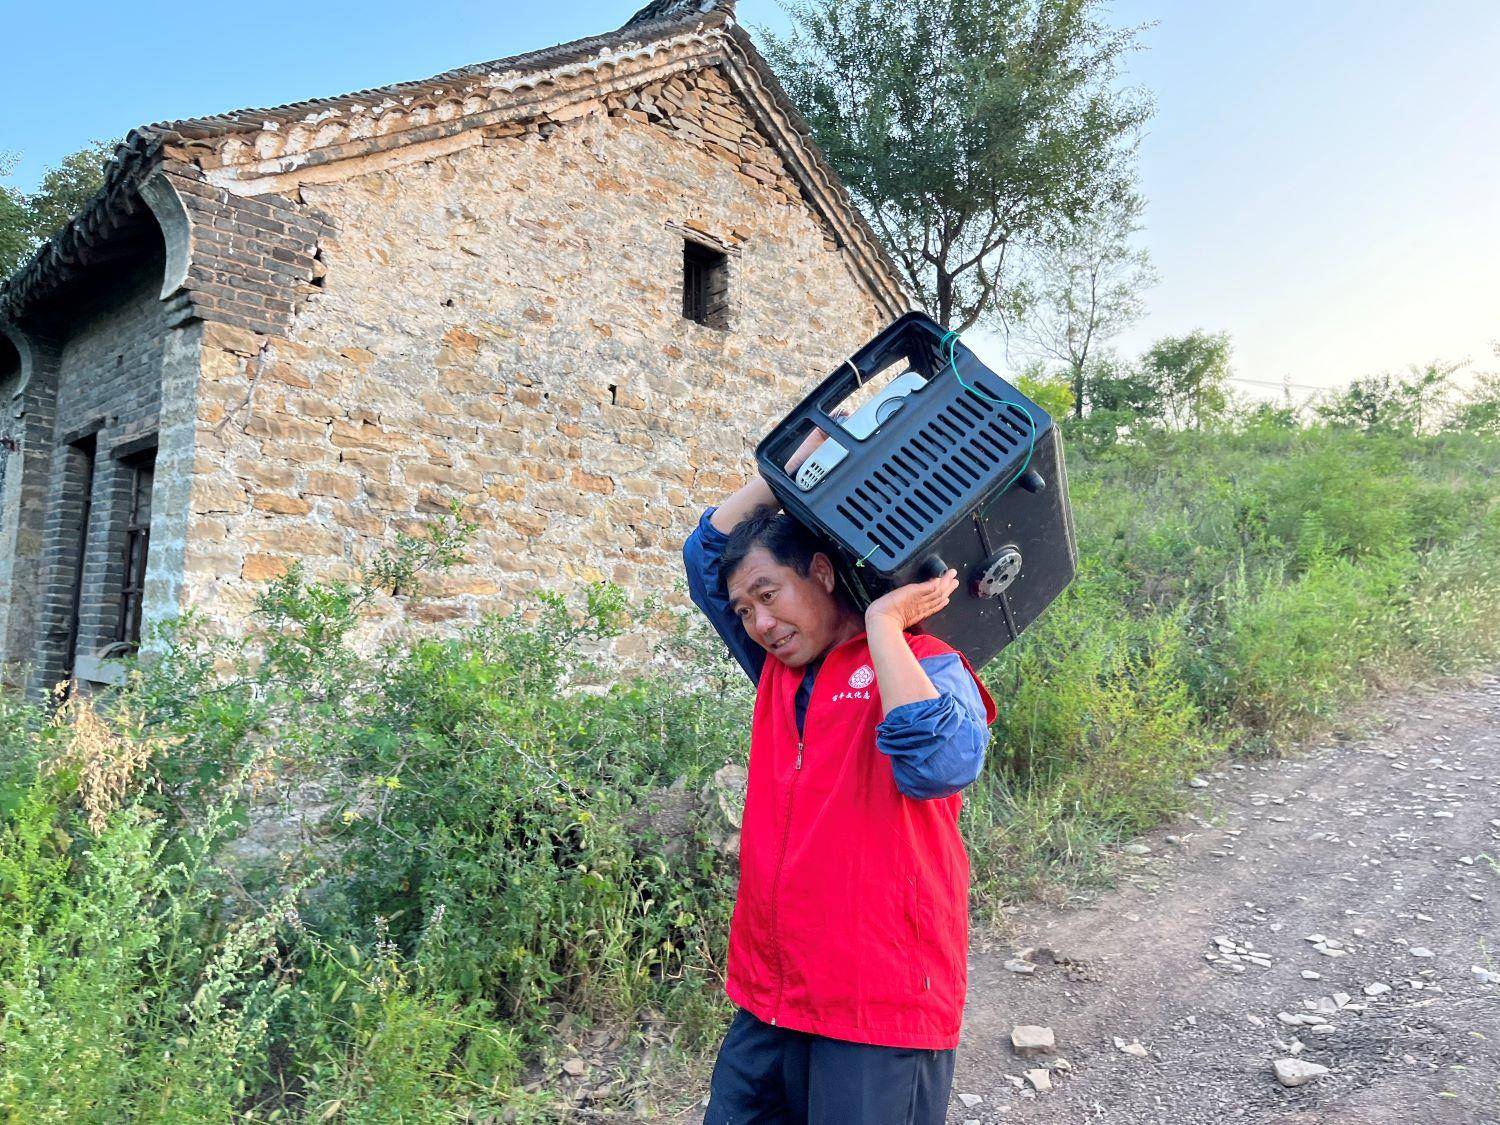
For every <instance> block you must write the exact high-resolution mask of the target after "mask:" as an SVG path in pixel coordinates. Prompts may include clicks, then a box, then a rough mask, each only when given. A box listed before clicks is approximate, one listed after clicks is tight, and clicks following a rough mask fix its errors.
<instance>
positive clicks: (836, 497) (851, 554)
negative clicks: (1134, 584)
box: [756, 312, 1078, 668]
mask: <svg viewBox="0 0 1500 1125" xmlns="http://www.w3.org/2000/svg"><path fill="white" fill-rule="evenodd" d="M897 364H905V365H906V367H905V369H903V371H902V372H901V374H902V375H905V371H906V370H909V371H910V372H914V373H915V374H916V375H917V376H920V377H921V379H923V380H925V381H926V385H925V386H920V387H917V389H915V390H911V391H909V393H907V394H906V395H905V397H904V398H901V399H899V400H897V399H896V398H894V397H892V398H890V399H889V400H888V401H887V402H886V403H885V404H884V406H883V407H882V408H881V409H879V410H877V414H878V415H879V418H880V421H879V425H878V428H877V429H875V430H874V432H873V433H870V434H869V435H868V436H867V437H863V438H860V437H856V436H855V435H854V434H853V433H851V432H850V431H849V430H847V429H845V428H844V426H843V425H842V424H841V422H840V420H839V419H837V418H835V417H834V416H833V413H834V411H835V410H836V409H837V408H838V406H839V404H840V403H841V402H843V401H844V400H845V399H847V398H849V397H850V396H851V395H853V394H854V393H855V392H856V391H858V390H859V389H860V388H861V387H862V386H863V385H864V384H866V383H869V382H871V380H873V379H875V378H876V377H877V376H880V375H881V373H882V372H885V371H886V370H887V369H889V368H892V367H893V366H895V365H897ZM898 377H899V376H898ZM907 379H908V380H909V382H911V383H914V381H913V380H910V377H909V376H907ZM812 427H817V428H818V429H820V430H822V431H823V432H824V433H826V434H827V435H828V436H829V442H835V441H836V442H837V443H838V445H839V446H841V447H842V448H843V449H844V450H846V451H847V452H846V453H845V454H844V455H843V457H842V459H841V460H838V461H837V463H835V464H834V465H833V466H832V467H831V468H828V469H826V470H822V472H823V475H822V476H821V477H820V479H817V481H816V483H812V484H811V485H810V487H806V488H804V487H801V486H799V485H798V483H797V481H796V480H795V479H793V477H791V476H789V475H788V474H787V472H786V471H785V469H784V468H783V466H784V465H785V464H786V460H787V458H789V457H790V456H791V455H792V454H793V453H794V452H795V451H796V449H797V447H798V445H799V444H800V443H801V442H802V440H803V438H804V437H806V436H807V434H809V433H810V432H811V430H812ZM829 442H825V443H824V444H825V447H827V446H828V445H829ZM833 452H834V455H836V454H837V451H836V449H835V450H834V451H833ZM756 460H757V461H758V462H759V466H760V471H761V475H762V476H764V477H765V479H766V482H767V483H768V484H769V485H770V486H771V490H772V491H773V492H774V493H775V494H776V496H777V498H778V499H779V500H780V501H781V503H782V506H783V507H784V508H785V509H786V511H787V512H788V513H789V514H790V515H791V516H792V517H793V518H794V519H796V520H797V521H798V522H800V523H802V524H803V525H804V526H806V527H808V528H810V529H812V530H813V531H814V532H816V533H817V534H818V535H820V536H821V537H823V538H824V539H826V540H828V541H829V543H830V545H831V546H832V548H833V552H832V553H833V555H834V557H835V559H836V561H837V563H838V564H839V571H840V574H841V577H842V579H843V581H844V582H845V585H846V588H847V589H848V591H849V592H850V594H851V595H852V597H853V598H854V600H855V602H856V604H857V605H858V606H859V607H860V608H861V609H863V608H864V607H865V606H867V605H869V604H870V602H872V601H874V600H875V599H876V598H878V597H879V596H880V595H881V594H883V593H885V592H886V591H888V590H891V589H894V588H895V587H897V586H902V585H905V584H906V583H908V582H919V581H922V580H923V579H927V578H932V577H935V576H936V575H938V574H941V573H942V572H943V571H944V570H946V569H948V568H950V567H951V568H953V569H955V570H957V571H958V580H959V588H958V589H957V590H956V591H954V594H953V598H952V600H951V601H950V602H949V603H948V607H947V608H946V609H944V610H943V611H942V612H941V613H940V614H937V615H936V616H934V617H932V618H929V619H928V620H927V621H926V622H924V623H923V625H922V626H921V628H922V629H924V630H925V631H927V632H929V633H931V634H932V635H934V636H936V637H939V638H941V639H942V640H944V641H947V642H948V643H949V644H950V645H952V646H953V647H954V648H956V649H958V650H959V651H960V652H962V653H963V654H964V655H965V656H966V657H968V659H969V662H970V663H971V664H972V665H974V667H976V668H978V667H979V666H981V665H982V664H984V663H986V662H987V661H989V660H990V659H991V658H992V657H993V656H995V654H996V653H998V652H1000V650H1001V649H1003V648H1004V647H1005V646H1006V645H1008V644H1009V643H1010V642H1011V641H1013V640H1015V639H1016V637H1018V636H1020V634H1021V631H1022V630H1024V629H1025V628H1026V627H1027V626H1028V625H1030V624H1031V623H1032V622H1033V621H1034V620H1036V618H1037V616H1038V615H1039V614H1040V613H1041V612H1042V610H1044V609H1045V608H1046V607H1047V606H1048V605H1049V604H1050V603H1051V601H1052V599H1053V598H1055V597H1057V595H1058V594H1059V593H1061V592H1062V590H1063V588H1064V587H1066V586H1067V584H1068V583H1069V582H1070V581H1071V580H1072V578H1073V574H1074V571H1075V570H1076V568H1077V564H1078V554H1077V548H1076V547H1075V546H1074V541H1073V521H1072V514H1071V512H1070V511H1069V508H1068V480H1067V473H1066V470H1065V468H1064V466H1063V453H1062V440H1061V435H1060V434H1059V433H1058V430H1057V427H1056V426H1055V425H1054V424H1053V422H1052V419H1051V417H1050V416H1048V414H1047V413H1046V412H1045V411H1044V410H1042V408H1041V407H1039V406H1037V404H1036V403H1034V402H1032V401H1031V400H1030V399H1028V398H1027V397H1026V396H1025V395H1023V394H1021V393H1020V392H1019V391H1018V390H1016V389H1015V388H1014V387H1012V386H1011V385H1010V384H1009V383H1007V382H1005V381H1004V380H1003V379H1001V378H1000V377H999V376H997V375H995V374H994V373H993V372H991V371H990V370H989V369H988V368H986V367H985V366H984V365H983V364H982V363H980V361H979V360H978V358H976V357H975V355H974V353H973V352H971V351H970V350H969V349H968V348H966V347H964V345H963V344H962V343H961V342H960V341H959V340H958V338H957V334H956V333H946V332H944V331H943V328H942V326H941V325H939V324H938V323H937V322H936V321H934V320H933V319H932V318H931V317H929V316H927V315H926V314H924V313H920V312H911V313H907V314H906V315H905V316H902V317H901V318H900V319H898V320H897V321H895V322H894V323H893V324H891V325H890V327H888V328H886V329H885V330H884V331H883V332H881V333H880V334H879V335H878V336H876V337H875V338H874V339H873V340H871V341H870V342H869V343H868V344H866V345H865V346H864V347H863V348H861V349H860V350H859V351H857V352H855V353H854V355H852V356H851V357H850V358H849V360H848V361H846V362H845V363H844V364H843V365H842V366H841V367H840V368H839V369H838V370H837V371H835V372H833V373H832V374H831V375H829V376H828V378H826V379H824V380H823V382H822V383H821V384H820V385H819V386H818V388H817V389H816V390H814V391H813V392H812V394H810V395H808V396H807V397H806V398H805V399H803V400H802V402H801V403H800V404H799V405H798V406H797V408H796V409H795V410H793V411H792V412H791V413H790V414H788V415H787V417H786V418H785V419H784V420H783V421H782V422H781V423H780V424H779V425H778V426H777V427H776V428H775V429H774V430H772V431H771V432H770V434H768V435H767V436H766V438H765V439H764V440H763V441H762V442H761V443H760V445H759V446H758V447H757V448H756ZM806 483H807V482H806V481H804V484H806Z"/></svg>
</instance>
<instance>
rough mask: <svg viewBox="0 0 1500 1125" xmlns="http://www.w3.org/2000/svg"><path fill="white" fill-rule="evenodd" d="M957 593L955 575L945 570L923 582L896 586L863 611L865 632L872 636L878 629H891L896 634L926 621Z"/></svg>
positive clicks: (956, 577)
mask: <svg viewBox="0 0 1500 1125" xmlns="http://www.w3.org/2000/svg"><path fill="white" fill-rule="evenodd" d="M957 589H958V571H956V570H949V571H945V572H944V573H942V574H940V575H938V576H937V577H936V578H932V579H929V580H928V581H926V582H911V583H908V584H907V585H905V586H898V587H897V588H896V589H894V590H892V591H891V592H890V593H888V594H884V595H882V596H881V597H878V598H876V599H875V600H874V601H873V602H871V603H870V606H869V608H868V609H866V610H865V629H866V631H868V632H871V633H873V632H875V631H876V630H877V629H879V628H880V627H881V626H886V627H890V626H895V629H896V631H897V632H901V631H903V630H906V629H910V628H911V627H912V626H913V625H916V624H917V623H918V622H921V621H926V620H927V619H928V618H929V617H931V616H932V615H933V614H935V613H938V612H939V611H941V610H942V609H943V608H944V607H946V606H947V604H948V601H949V599H950V598H952V597H953V591H954V590H957Z"/></svg>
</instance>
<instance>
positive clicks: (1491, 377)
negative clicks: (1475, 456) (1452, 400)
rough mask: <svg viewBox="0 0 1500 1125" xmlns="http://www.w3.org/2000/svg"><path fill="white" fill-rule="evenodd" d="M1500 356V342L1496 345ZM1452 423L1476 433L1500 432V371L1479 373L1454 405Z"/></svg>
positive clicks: (1454, 426)
mask: <svg viewBox="0 0 1500 1125" xmlns="http://www.w3.org/2000/svg"><path fill="white" fill-rule="evenodd" d="M1495 354H1496V356H1497V357H1500V344H1496V345H1495ZM1450 425H1451V426H1452V428H1453V429H1456V430H1468V431H1469V432H1470V433H1476V434H1500V371H1490V372H1483V373H1481V374H1479V375H1478V376H1477V377H1476V378H1475V380H1474V385H1473V386H1471V387H1470V388H1469V389H1468V390H1467V391H1466V392H1465V393H1464V396H1463V398H1462V399H1461V400H1460V401H1459V403H1458V404H1457V406H1455V407H1454V410H1453V416H1452V418H1451V419H1450Z"/></svg>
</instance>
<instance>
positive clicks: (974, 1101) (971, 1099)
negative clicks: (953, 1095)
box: [958, 1094, 984, 1109]
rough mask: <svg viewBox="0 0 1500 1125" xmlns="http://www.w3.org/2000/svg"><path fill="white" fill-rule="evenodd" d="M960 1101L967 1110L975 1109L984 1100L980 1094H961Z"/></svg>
mask: <svg viewBox="0 0 1500 1125" xmlns="http://www.w3.org/2000/svg"><path fill="white" fill-rule="evenodd" d="M958 1100H959V1101H961V1102H963V1105H964V1108H965V1109H973V1108H974V1107H975V1106H977V1105H979V1104H980V1103H981V1102H983V1101H984V1098H983V1096H982V1095H980V1094H959V1095H958Z"/></svg>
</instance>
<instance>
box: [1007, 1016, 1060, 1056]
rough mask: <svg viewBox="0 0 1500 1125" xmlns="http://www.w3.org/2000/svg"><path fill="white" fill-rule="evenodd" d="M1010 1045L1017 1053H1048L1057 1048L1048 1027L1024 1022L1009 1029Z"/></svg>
mask: <svg viewBox="0 0 1500 1125" xmlns="http://www.w3.org/2000/svg"><path fill="white" fill-rule="evenodd" d="M1010 1045H1011V1047H1012V1048H1013V1049H1014V1050H1015V1052H1016V1054H1018V1055H1050V1054H1051V1053H1052V1052H1053V1051H1054V1050H1056V1048H1057V1042H1056V1039H1055V1038H1054V1036H1053V1034H1052V1029H1051V1028H1050V1027H1039V1026H1037V1025H1036V1024H1024V1023H1023V1024H1017V1025H1016V1026H1015V1027H1013V1028H1011V1029H1010Z"/></svg>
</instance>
